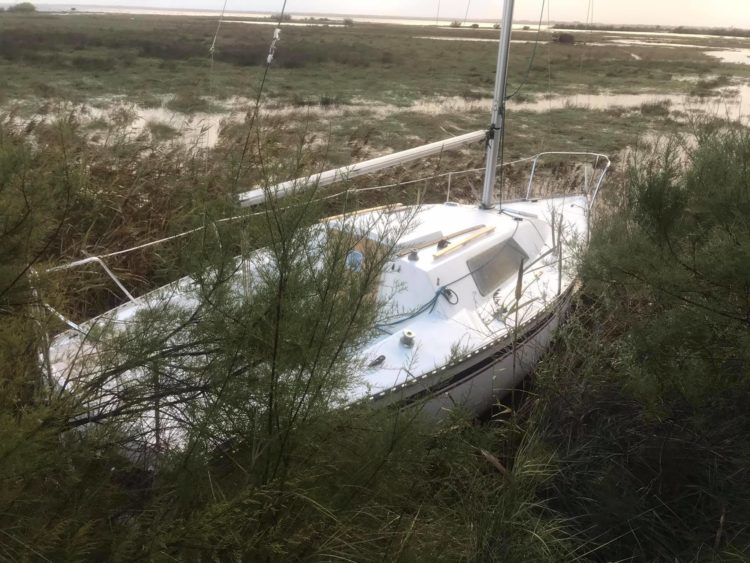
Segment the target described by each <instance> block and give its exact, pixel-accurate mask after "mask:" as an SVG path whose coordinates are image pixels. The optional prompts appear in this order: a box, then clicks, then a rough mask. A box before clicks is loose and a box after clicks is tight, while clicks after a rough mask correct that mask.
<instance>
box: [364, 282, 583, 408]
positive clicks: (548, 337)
mask: <svg viewBox="0 0 750 563" xmlns="http://www.w3.org/2000/svg"><path fill="white" fill-rule="evenodd" d="M574 291H575V288H574V286H571V287H569V288H568V290H567V291H566V292H565V293H564V294H562V295H561V296H560V298H559V299H558V300H557V301H556V302H555V303H553V304H552V305H551V306H550V307H549V308H548V309H547V310H545V311H542V312H540V313H539V314H537V315H536V316H535V317H534V318H533V319H530V320H529V321H528V322H527V323H525V324H524V325H523V326H522V327H520V329H521V330H522V332H519V334H517V335H516V337H515V338H513V337H512V336H506V337H504V338H500V339H498V340H497V341H494V342H492V343H490V344H488V345H487V346H485V347H484V348H482V349H480V350H477V351H475V352H474V353H472V354H470V355H468V356H466V357H464V358H461V359H459V360H458V361H457V362H455V363H453V364H451V365H447V366H443V367H442V368H440V369H437V370H435V372H433V373H430V374H426V376H424V377H422V378H419V379H418V380H416V381H414V382H412V383H409V384H405V385H403V386H401V387H399V388H396V389H393V390H389V391H386V392H383V393H380V394H378V395H374V396H372V397H370V398H369V400H370V401H372V402H373V404H374V405H376V406H377V407H379V408H380V407H396V408H398V407H405V406H413V407H416V408H418V409H420V410H421V412H422V413H424V414H425V415H426V416H428V417H430V418H431V419H433V420H443V419H445V418H446V417H448V416H450V413H451V412H453V411H454V410H456V409H459V410H460V411H461V412H464V413H466V414H470V415H473V416H481V415H482V414H484V413H486V412H487V411H489V410H490V409H491V408H492V407H493V406H494V405H495V404H496V402H497V401H498V400H499V399H501V398H502V397H504V396H505V395H507V394H508V393H510V392H511V391H512V390H513V389H515V388H517V387H518V386H519V385H520V383H521V382H522V381H523V379H524V378H526V377H528V376H529V375H530V374H531V373H532V372H533V370H534V368H535V366H536V365H537V363H538V362H539V360H540V359H541V358H542V356H543V355H544V354H545V353H546V352H547V350H549V347H550V345H551V343H552V340H553V338H554V337H555V333H556V331H557V328H558V327H559V326H560V324H562V323H563V322H564V320H565V318H566V317H567V315H568V314H569V312H570V309H571V306H572V298H573V294H574Z"/></svg>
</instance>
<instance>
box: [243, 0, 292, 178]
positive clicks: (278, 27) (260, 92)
mask: <svg viewBox="0 0 750 563" xmlns="http://www.w3.org/2000/svg"><path fill="white" fill-rule="evenodd" d="M286 3H287V0H284V3H283V4H282V6H281V12H280V13H279V21H278V23H277V24H276V29H275V30H274V32H273V39H272V40H271V46H270V47H269V49H268V58H267V59H266V66H265V68H264V69H263V77H262V78H261V81H260V86H259V87H258V95H257V96H256V98H255V106H254V107H253V113H252V115H251V117H250V123H248V126H247V135H246V136H245V142H244V144H243V146H242V153H241V154H240V161H239V162H238V163H237V174H235V177H234V182H233V183H232V189H235V188H237V183H238V182H239V180H240V174H241V172H242V164H243V162H244V160H245V157H246V156H247V150H248V148H249V147H250V137H251V136H252V134H253V127H254V126H255V121H256V120H257V119H258V114H259V113H260V102H261V99H262V96H263V88H264V86H265V85H266V78H267V77H268V71H269V70H270V69H271V63H272V62H273V57H274V54H275V53H276V46H277V44H278V42H279V40H280V39H281V23H282V22H283V21H284V15H285V13H286Z"/></svg>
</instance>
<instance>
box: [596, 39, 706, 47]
mask: <svg viewBox="0 0 750 563" xmlns="http://www.w3.org/2000/svg"><path fill="white" fill-rule="evenodd" d="M607 44H614V45H638V46H643V47H683V48H684V47H687V48H689V49H706V46H705V45H695V44H694V43H672V42H671V41H644V40H643V39H611V40H610V41H609V43H601V45H607ZM588 45H591V43H588Z"/></svg>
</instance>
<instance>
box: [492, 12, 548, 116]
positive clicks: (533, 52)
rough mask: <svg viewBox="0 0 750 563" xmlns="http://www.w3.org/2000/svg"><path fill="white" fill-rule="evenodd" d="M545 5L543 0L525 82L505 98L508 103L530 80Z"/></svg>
mask: <svg viewBox="0 0 750 563" xmlns="http://www.w3.org/2000/svg"><path fill="white" fill-rule="evenodd" d="M545 3H546V0H542V10H541V12H540V14H539V24H538V25H537V28H536V39H535V40H534V49H533V50H532V51H531V57H530V58H529V65H528V66H527V67H526V73H525V74H524V77H523V80H521V83H520V84H519V85H518V88H516V89H515V90H514V91H513V93H512V94H511V95H510V96H506V97H505V100H506V101H508V100H510V99H511V98H512V97H513V96H515V95H516V94H518V93H519V92H520V91H521V88H523V87H524V86H525V85H526V82H527V81H528V79H529V74H530V73H531V66H532V65H533V64H534V57H535V56H536V49H537V47H538V46H539V37H540V35H541V33H542V20H543V19H544V5H545ZM503 25H504V23H503ZM511 25H513V23H512V22H511Z"/></svg>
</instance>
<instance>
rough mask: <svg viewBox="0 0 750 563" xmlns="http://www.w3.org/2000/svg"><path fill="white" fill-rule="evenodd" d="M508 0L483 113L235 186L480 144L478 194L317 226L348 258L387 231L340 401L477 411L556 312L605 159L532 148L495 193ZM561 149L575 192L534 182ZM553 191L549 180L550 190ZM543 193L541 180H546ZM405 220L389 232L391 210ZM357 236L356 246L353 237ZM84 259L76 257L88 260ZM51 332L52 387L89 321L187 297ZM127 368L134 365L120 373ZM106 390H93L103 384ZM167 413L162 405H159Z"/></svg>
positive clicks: (251, 196) (290, 187)
mask: <svg viewBox="0 0 750 563" xmlns="http://www.w3.org/2000/svg"><path fill="white" fill-rule="evenodd" d="M513 5H514V1H513V0H506V1H505V5H504V9H503V25H502V28H501V36H500V48H499V56H498V60H497V75H496V83H495V89H494V98H493V106H492V115H491V121H490V126H489V127H488V129H487V130H483V131H477V132H473V133H468V134H465V135H461V136H459V137H454V138H452V139H448V140H445V141H440V142H437V143H431V144H429V145H425V146H422V147H417V148H414V149H410V150H407V151H403V152H399V153H395V154H391V155H388V156H385V157H380V158H377V159H373V160H369V161H366V162H361V163H358V164H355V165H352V166H348V167H344V168H339V169H335V170H330V171H327V172H323V173H320V174H315V175H313V176H310V177H306V178H301V179H297V180H291V181H288V182H284V183H282V184H278V185H276V186H272V187H270V188H269V187H265V188H256V189H254V190H250V191H247V192H245V193H242V194H240V195H239V202H240V203H241V204H242V205H245V206H248V205H256V204H258V203H261V202H263V201H264V200H265V198H268V197H275V198H279V197H283V196H284V195H286V194H288V193H291V192H296V191H299V190H304V189H307V188H309V187H313V186H314V187H315V188H316V189H319V188H321V187H323V186H325V185H327V184H331V183H334V182H336V181H339V180H342V179H351V178H354V177H356V176H360V175H365V174H370V173H372V172H375V171H378V170H382V169H385V168H388V167H391V166H396V165H400V164H403V163H405V162H408V161H410V160H414V159H417V158H423V157H426V156H429V155H431V154H437V153H441V152H443V151H445V150H451V149H453V148H456V147H459V146H463V145H467V144H472V143H474V144H478V143H480V142H481V143H483V144H484V150H485V153H486V154H485V160H486V162H485V167H484V180H483V190H482V195H481V200H480V201H479V202H478V203H476V204H459V203H455V202H450V201H448V202H446V203H444V204H430V205H416V206H407V205H394V206H381V207H378V208H374V209H368V210H362V211H357V212H353V213H347V214H344V215H340V216H336V217H331V218H328V219H327V220H326V225H327V229H329V230H331V229H332V230H338V231H341V232H344V231H346V232H350V233H355V234H356V235H357V239H358V240H359V241H360V242H359V243H357V244H356V245H352V248H351V250H350V252H349V255H348V256H347V264H349V265H350V267H351V268H352V269H355V270H356V269H357V268H358V267H360V266H361V264H362V263H363V262H364V261H367V260H368V259H370V258H371V255H372V254H373V253H377V252H379V248H378V241H381V240H383V238H384V237H387V236H388V234H389V233H393V232H398V233H399V235H398V239H397V240H395V241H393V245H392V248H393V249H395V251H394V252H393V253H392V255H391V256H390V257H389V259H388V260H387V262H386V263H385V266H384V268H383V271H382V272H381V274H380V280H379V290H378V291H379V297H380V299H381V300H383V301H386V302H387V304H388V313H387V315H386V316H385V317H384V318H383V319H382V320H381V321H380V322H379V323H378V325H377V326H376V327H375V328H376V329H377V330H375V331H374V335H373V337H372V338H371V339H370V340H369V341H368V342H366V343H365V344H364V345H362V347H361V348H360V349H359V358H358V364H357V365H358V366H359V368H358V369H359V373H358V374H357V377H356V379H355V380H356V383H355V384H354V385H353V386H352V387H351V388H350V389H348V390H347V392H346V397H345V400H344V403H345V405H350V404H354V403H360V402H365V403H370V404H372V405H374V406H376V407H386V406H389V407H400V406H406V405H411V406H413V407H416V408H420V409H422V411H423V412H424V413H425V414H426V415H428V416H430V417H433V418H434V419H441V418H444V417H445V416H447V414H448V413H449V412H450V411H451V410H452V409H454V408H457V407H458V408H461V409H464V410H465V411H466V412H469V413H472V414H479V413H482V412H483V411H486V410H487V409H488V408H490V407H491V406H492V405H493V404H494V403H495V402H496V401H497V399H498V398H499V397H501V396H502V395H503V394H505V393H507V392H509V391H510V390H512V389H513V388H515V387H516V386H517V385H518V384H519V382H520V381H521V380H522V379H523V378H524V377H526V376H527V375H528V374H529V373H530V372H531V371H532V370H533V368H534V365H535V364H536V363H537V362H538V361H539V359H540V357H541V356H542V354H544V352H545V350H547V349H548V347H549V345H550V343H551V341H552V338H553V336H554V334H555V330H556V329H557V327H558V326H559V325H560V324H561V323H562V322H563V320H564V319H565V316H566V315H567V314H568V312H569V310H570V307H571V302H572V299H573V296H574V293H575V291H576V287H577V281H576V274H575V271H574V270H575V268H574V265H575V254H576V251H577V249H579V248H581V247H582V246H583V245H585V243H586V241H587V240H588V237H589V229H590V224H591V214H592V209H593V205H594V201H595V200H596V197H597V194H598V192H599V189H600V187H601V185H602V182H603V180H604V177H605V174H606V172H607V170H608V168H609V159H608V158H607V157H606V156H605V155H602V154H596V153H542V154H539V155H535V156H533V157H531V158H530V159H528V162H529V163H530V168H531V169H530V173H529V176H528V179H527V180H526V182H525V188H526V190H525V192H526V193H525V197H522V198H520V199H516V200H507V201H496V200H495V195H494V194H495V185H496V177H497V172H498V169H500V170H502V168H499V165H498V155H499V153H500V151H501V148H502V143H503V134H504V129H505V102H506V96H505V92H506V82H507V68H508V48H509V44H510V36H511V27H512V26H511V25H510V24H511V22H512V19H513ZM560 156H574V157H582V158H584V159H586V160H587V162H590V163H591V165H590V168H586V170H589V169H590V171H591V173H590V174H589V173H588V172H587V173H586V175H585V181H584V182H583V185H581V186H578V188H580V189H578V191H577V192H576V193H572V194H571V193H568V192H569V191H570V190H565V193H562V194H560V195H555V194H554V193H552V194H551V195H550V194H545V195H544V197H541V196H539V195H538V194H536V193H535V192H536V188H537V184H538V182H537V170H538V165H539V164H540V163H541V162H542V161H543V160H544V159H545V158H547V157H555V158H556V157H560ZM561 191H563V190H561ZM553 192H554V190H553ZM407 219H408V220H409V221H410V222H411V223H412V225H413V227H412V228H409V229H406V230H399V226H400V225H402V224H403V223H404V221H406V220H407ZM362 241H364V244H362ZM92 260H98V259H92V258H87V259H85V260H83V261H80V262H79V263H86V262H90V261H92ZM238 260H245V261H246V263H245V264H243V268H240V269H244V270H245V271H248V270H249V271H251V272H252V271H253V268H254V266H253V264H254V261H262V260H263V252H262V251H259V252H258V253H255V254H254V255H253V256H251V257H249V258H245V259H243V258H239V259H238ZM101 265H102V266H104V267H105V270H106V271H107V273H108V274H109V275H110V276H111V277H112V278H113V279H114V280H115V282H116V283H117V284H118V285H119V286H120V288H121V289H122V290H123V291H124V292H125V293H126V294H127V295H128V297H129V300H128V302H126V303H125V304H123V305H121V306H119V307H117V308H115V309H113V310H111V311H109V312H107V313H104V314H103V315H100V316H98V317H96V318H94V319H91V320H89V321H87V322H86V323H83V324H81V325H77V324H75V323H72V322H70V321H67V320H66V322H67V323H68V326H69V327H70V329H69V330H66V331H65V332H63V333H61V334H59V335H57V336H55V337H54V338H53V339H52V340H51V342H50V346H49V350H48V360H47V361H48V365H49V371H50V373H51V375H52V378H53V379H55V380H56V381H57V382H58V383H59V384H60V385H67V386H70V387H71V388H72V387H74V384H73V383H72V382H75V381H76V380H77V379H80V378H81V377H84V375H83V373H84V372H83V370H82V368H80V365H81V364H82V363H84V362H83V360H84V359H86V360H88V361H90V360H91V357H92V355H93V356H94V359H95V356H96V351H95V349H96V346H95V345H94V344H93V343H90V342H88V341H87V339H88V338H89V335H92V334H94V333H97V331H96V330H95V329H96V327H97V326H123V325H125V324H127V322H128V321H129V319H132V318H133V317H134V316H135V315H137V314H138V312H139V311H141V310H144V309H147V308H148V307H151V306H153V304H154V303H158V302H160V301H165V300H171V301H172V302H174V301H178V302H180V303H181V304H182V305H183V306H187V307H189V306H190V303H191V299H192V297H191V296H190V295H189V289H188V288H189V287H190V285H191V280H190V278H183V279H181V280H178V281H176V282H174V283H172V284H169V285H167V286H164V287H162V288H160V289H157V290H155V291H152V292H151V293H149V294H147V295H146V296H143V297H141V298H134V297H132V296H131V295H130V294H129V293H127V290H126V289H125V288H124V287H123V285H122V284H121V283H120V281H119V280H118V279H117V278H116V277H115V276H114V274H113V273H112V272H111V271H110V270H109V269H108V268H106V265H104V263H103V262H101ZM132 376H133V377H138V376H139V375H138V374H133V375H132ZM104 393H106V390H105V391H104ZM161 413H162V414H161V415H162V416H169V415H168V409H163V410H162V411H161Z"/></svg>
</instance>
